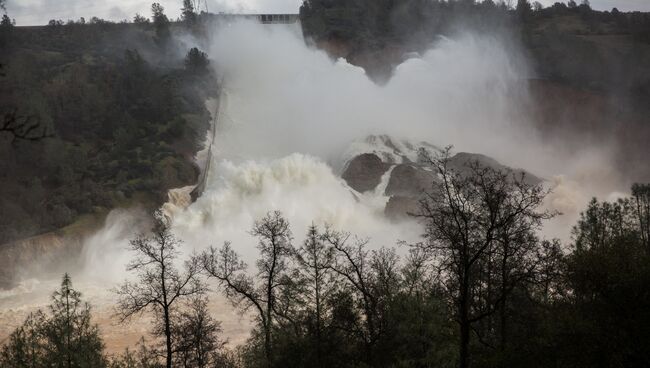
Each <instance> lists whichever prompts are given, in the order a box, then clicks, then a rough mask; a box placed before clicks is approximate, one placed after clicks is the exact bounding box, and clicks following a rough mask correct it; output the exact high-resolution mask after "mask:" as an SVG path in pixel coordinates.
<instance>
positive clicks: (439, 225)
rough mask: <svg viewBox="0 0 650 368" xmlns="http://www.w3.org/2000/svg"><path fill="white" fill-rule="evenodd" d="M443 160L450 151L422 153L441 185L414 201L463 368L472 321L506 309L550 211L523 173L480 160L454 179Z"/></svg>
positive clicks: (528, 268) (528, 265) (528, 269)
mask: <svg viewBox="0 0 650 368" xmlns="http://www.w3.org/2000/svg"><path fill="white" fill-rule="evenodd" d="M449 157H450V148H447V149H446V150H444V151H443V152H442V153H440V155H439V156H436V157H431V155H430V154H428V153H427V152H422V159H423V160H424V161H425V162H427V163H428V164H429V165H430V166H431V167H432V168H433V169H434V171H435V172H436V173H437V174H438V177H439V178H440V180H439V181H436V182H434V183H433V186H432V188H431V190H430V191H429V192H427V193H425V196H424V198H423V199H422V200H421V201H420V213H419V214H418V216H419V217H420V218H421V219H422V220H424V224H425V226H426V231H425V243H423V244H421V246H422V247H423V249H425V250H427V251H429V252H431V253H432V254H433V255H434V258H435V262H436V265H437V267H438V268H439V274H440V275H441V277H442V281H443V284H444V286H445V289H446V292H447V294H448V296H449V299H450V301H451V303H452V305H453V306H454V309H455V311H456V313H455V314H456V320H457V322H458V324H459V327H460V342H459V359H460V364H459V365H460V367H461V368H466V367H468V366H469V363H470V362H469V344H470V337H471V332H472V330H473V329H474V325H475V323H477V322H479V321H481V320H483V319H484V318H487V317H489V316H491V315H492V314H494V313H495V312H496V311H497V310H499V309H501V310H504V308H505V302H506V299H507V298H508V296H509V295H510V293H511V292H512V290H514V288H515V287H516V286H517V285H520V284H521V282H523V281H524V280H525V279H526V278H527V277H529V276H530V272H531V271H532V270H533V269H534V268H535V262H536V261H535V260H534V259H533V257H534V254H535V253H534V251H535V249H536V247H537V246H538V239H537V238H536V237H535V236H534V233H535V231H536V230H537V229H539V227H540V226H541V222H542V220H544V219H547V218H550V217H551V216H552V214H550V213H547V212H539V211H538V208H539V206H540V205H541V204H542V201H543V199H544V197H545V196H546V194H547V192H546V191H544V190H543V189H542V188H541V186H537V185H531V184H528V183H527V181H526V180H525V176H524V174H521V175H515V174H513V173H511V172H502V171H498V170H495V169H492V168H489V167H482V166H480V165H479V164H478V163H470V164H468V165H467V166H468V167H467V169H468V170H464V172H463V173H462V174H460V173H457V172H454V171H453V170H451V169H449V166H448V164H449ZM496 285H498V286H496ZM502 316H503V320H502V324H501V334H502V338H503V339H505V331H504V329H505V312H504V313H502ZM480 338H481V336H479V339H480ZM503 342H505V340H503Z"/></svg>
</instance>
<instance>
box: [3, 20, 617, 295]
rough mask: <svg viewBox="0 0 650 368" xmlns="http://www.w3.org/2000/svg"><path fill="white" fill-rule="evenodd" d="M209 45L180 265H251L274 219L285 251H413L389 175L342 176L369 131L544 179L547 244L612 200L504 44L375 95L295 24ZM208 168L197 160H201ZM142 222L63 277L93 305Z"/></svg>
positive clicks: (93, 244)
mask: <svg viewBox="0 0 650 368" xmlns="http://www.w3.org/2000/svg"><path fill="white" fill-rule="evenodd" d="M191 42H193V41H192V40H191V39H190V38H188V39H187V40H186V42H185V43H186V44H188V43H191ZM208 45H209V47H208V48H207V50H206V51H207V52H208V54H209V57H210V60H211V65H212V66H213V68H214V70H215V72H216V73H218V74H219V75H220V76H221V77H222V78H223V79H222V81H223V82H222V83H223V91H222V96H221V97H220V98H221V109H220V111H219V117H218V120H219V124H218V127H217V132H216V138H215V142H214V146H213V155H212V163H211V170H210V172H209V173H208V179H207V183H206V184H207V185H206V188H205V191H204V192H203V194H202V195H201V196H200V197H199V198H198V199H197V200H196V201H195V202H194V203H192V204H190V205H189V206H188V207H187V208H182V207H173V210H172V211H170V212H169V213H170V216H171V217H172V228H173V230H174V233H175V234H176V235H177V236H178V237H179V238H180V239H181V240H182V241H183V246H182V249H181V251H182V253H183V256H184V257H189V256H191V255H192V254H193V252H197V251H201V250H203V249H206V248H207V247H208V246H217V247H218V246H220V245H221V244H222V243H223V242H225V241H231V242H232V245H233V247H234V249H235V250H236V251H237V252H239V253H240V254H242V255H243V258H244V260H245V261H246V262H247V263H248V264H249V265H252V264H254V259H255V257H256V250H255V244H256V240H255V239H253V237H252V236H251V235H249V233H248V230H250V228H251V227H252V225H253V223H254V221H256V220H258V219H260V218H261V217H263V216H264V215H265V214H266V213H267V212H269V211H273V210H279V211H281V212H282V213H283V214H284V216H285V217H286V218H287V219H288V220H289V222H290V224H291V230H292V232H293V235H294V244H295V245H299V244H300V243H301V242H302V240H303V238H304V234H305V232H306V230H307V226H309V225H311V224H316V225H318V226H320V227H321V228H323V227H324V226H332V227H333V228H336V229H339V230H344V231H349V232H351V233H353V234H356V235H357V236H359V237H361V238H368V239H370V247H371V248H372V249H377V248H379V247H381V246H386V247H394V246H396V244H397V243H398V242H406V243H413V242H417V241H419V240H420V236H421V234H422V228H421V227H420V225H419V224H418V223H417V222H416V221H415V220H413V219H408V220H404V221H392V220H389V219H388V218H387V217H386V216H385V215H384V207H385V205H386V202H387V201H388V197H386V196H385V195H384V193H383V190H384V189H385V187H386V184H387V180H388V177H389V175H384V177H383V178H382V182H381V183H380V185H379V187H378V188H377V189H376V190H375V191H374V192H367V193H358V192H355V191H354V190H353V189H351V188H350V187H349V186H348V185H347V184H346V183H345V182H344V181H343V180H342V179H341V178H340V174H341V170H342V169H343V168H344V166H345V163H346V160H347V159H349V158H351V156H352V155H353V154H354V153H355V152H356V153H358V148H359V147H360V145H359V144H358V142H359V141H363V140H364V139H365V138H366V137H367V136H368V135H371V134H377V135H378V134H386V135H389V136H390V137H392V138H394V139H397V140H405V141H408V142H412V143H414V144H417V143H418V142H422V141H424V142H428V143H431V144H433V145H435V146H437V147H445V146H448V145H453V146H454V151H455V152H463V151H464V152H473V153H481V154H485V155H488V156H491V157H493V158H495V159H496V160H498V161H499V162H501V163H502V164H504V165H508V166H510V167H513V168H523V169H525V170H527V171H528V172H531V173H533V174H535V175H537V176H539V177H541V178H543V179H545V180H546V184H545V185H547V186H548V187H549V188H552V189H553V193H552V194H551V195H550V196H549V197H548V200H547V207H548V208H549V209H551V210H557V211H560V212H562V213H564V215H563V216H560V217H558V218H557V219H555V220H553V222H551V223H549V224H548V225H547V227H546V229H545V234H544V235H545V236H546V237H555V236H557V237H560V238H561V239H563V240H568V239H569V236H570V235H569V234H570V228H571V226H572V225H573V223H574V222H575V219H576V217H577V216H578V214H579V211H580V210H581V209H582V208H584V205H585V204H586V203H587V201H588V200H589V199H590V198H591V197H592V196H594V195H599V196H601V197H604V198H607V199H610V198H615V197H616V196H618V195H619V194H618V193H620V192H623V191H625V190H626V188H625V187H624V186H623V185H621V183H622V182H624V180H623V179H621V178H620V177H619V175H618V174H617V172H616V169H615V167H614V166H613V165H612V159H611V157H612V152H613V151H614V150H613V147H609V146H599V147H593V146H588V145H587V144H582V143H579V141H578V140H576V144H575V145H571V146H567V145H566V144H565V143H556V142H554V141H553V140H549V139H548V138H541V137H540V136H539V135H538V134H537V131H536V129H535V128H534V119H535V116H534V115H533V113H532V112H531V111H533V109H532V107H533V106H534V105H535V101H533V100H532V99H531V97H530V95H529V93H528V88H527V87H528V86H527V80H528V79H529V78H533V77H534V74H533V72H532V70H531V68H530V67H529V65H528V64H527V61H526V58H525V57H524V55H523V54H522V52H521V50H520V48H519V46H518V45H517V44H516V43H515V42H512V41H511V39H509V38H507V37H499V36H496V35H489V34H476V33H472V32H470V31H465V32H462V33H458V34H457V35H455V36H454V37H450V38H444V37H441V38H439V39H438V40H437V41H436V42H434V43H433V44H432V45H431V47H430V49H429V50H428V51H427V52H425V53H423V54H421V55H420V54H412V55H408V56H407V57H405V61H404V62H403V63H402V64H400V65H399V66H397V67H396V69H395V71H394V74H393V75H392V77H391V78H390V80H389V81H388V82H387V83H386V84H385V85H381V86H380V85H377V84H376V83H374V82H373V81H371V80H370V79H369V78H368V76H367V75H366V73H365V72H364V70H363V69H362V68H360V67H357V66H353V65H351V64H349V63H348V62H346V61H345V60H343V59H340V60H332V59H331V58H330V57H329V56H328V55H327V54H326V53H325V52H323V51H320V50H317V49H314V48H311V47H309V46H307V45H306V43H305V40H304V39H303V37H302V34H301V31H300V28H299V26H298V25H293V26H265V25H261V24H257V23H253V22H235V23H231V24H227V25H222V26H221V27H219V28H216V29H214V30H213V32H212V35H211V37H210V39H209V43H208ZM189 46H192V45H191V44H190V45H189ZM182 53H183V52H182V51H179V54H182ZM355 142H357V143H355ZM557 142H560V140H558V141H557ZM562 142H566V138H565V139H563V140H562ZM208 143H209V142H208ZM361 146H363V145H361ZM372 148H373V147H369V148H368V149H372ZM205 159H206V158H205V151H203V152H201V153H199V155H198V156H197V162H201V161H203V160H205ZM389 173H390V172H389ZM167 208H168V209H169V208H171V207H170V206H167ZM147 226H148V222H147V220H146V215H145V214H144V213H143V212H141V211H124V210H114V211H112V212H111V213H110V214H109V216H108V217H107V219H106V221H105V225H104V227H103V228H102V229H101V230H99V231H98V232H97V233H96V234H94V235H92V236H90V237H88V238H87V239H85V241H84V245H83V251H82V257H81V265H80V267H79V268H78V269H77V270H76V272H74V273H73V277H76V276H78V277H77V278H78V279H79V280H80V281H82V280H83V281H82V282H80V283H78V284H79V287H80V289H81V290H84V291H90V292H89V294H88V296H89V297H90V301H91V302H97V303H100V304H101V303H105V302H106V300H107V299H110V298H106V292H107V290H109V289H110V288H111V287H112V286H114V285H115V284H116V283H117V282H120V281H122V280H124V278H125V277H126V273H125V268H126V265H127V263H128V261H129V258H130V257H131V253H130V252H129V251H128V241H129V239H131V238H132V237H133V236H134V235H135V234H137V233H139V232H143V231H146V229H147ZM405 251H406V249H405V247H401V248H400V249H398V252H399V253H401V254H403V253H404V252H405ZM32 276H34V274H32ZM21 288H22V289H21ZM27 289H28V290H27ZM41 289H43V290H50V289H52V285H51V283H46V284H44V285H41V284H39V282H38V276H36V277H32V278H30V279H28V280H26V281H25V282H23V283H22V284H21V286H19V289H16V290H14V291H12V293H15V294H16V295H18V294H21V293H22V294H24V295H23V296H22V297H18V299H16V297H14V296H13V294H11V295H9V294H7V295H9V297H8V298H7V300H6V301H3V303H4V304H5V305H10V306H14V305H15V306H19V305H23V306H24V305H26V304H24V303H23V304H21V303H22V302H21V301H24V300H25V298H27V297H28V298H30V300H32V303H37V302H38V301H43V300H46V298H40V299H39V298H35V297H34V295H35V294H34V293H36V291H37V290H41ZM100 289H101V290H102V291H101V292H100V291H98V290H100ZM21 290H22V291H21ZM25 290H27V291H25ZM43 295H44V294H43Z"/></svg>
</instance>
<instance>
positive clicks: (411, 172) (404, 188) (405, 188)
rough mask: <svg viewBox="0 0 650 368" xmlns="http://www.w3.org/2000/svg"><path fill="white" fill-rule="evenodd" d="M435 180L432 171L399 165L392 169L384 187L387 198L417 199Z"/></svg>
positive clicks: (410, 165) (419, 167) (414, 166)
mask: <svg viewBox="0 0 650 368" xmlns="http://www.w3.org/2000/svg"><path fill="white" fill-rule="evenodd" d="M434 180H436V176H435V175H434V174H433V172H432V171H430V170H428V169H427V168H424V167H422V166H416V165H412V164H400V165H397V166H395V167H394V168H393V171H391V173H390V179H389V180H388V185H387V186H386V192H385V194H386V195H387V196H411V197H418V196H419V195H420V194H422V192H423V191H424V190H427V189H429V188H431V183H432V182H433V181H434Z"/></svg>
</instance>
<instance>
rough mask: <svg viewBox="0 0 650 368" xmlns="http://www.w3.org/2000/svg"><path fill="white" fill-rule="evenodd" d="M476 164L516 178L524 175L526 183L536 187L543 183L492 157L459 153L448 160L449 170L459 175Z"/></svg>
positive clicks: (533, 176)
mask: <svg viewBox="0 0 650 368" xmlns="http://www.w3.org/2000/svg"><path fill="white" fill-rule="evenodd" d="M476 162H477V163H478V164H479V165H480V166H482V167H489V168H492V169H495V170H499V171H504V172H505V171H512V173H513V174H515V175H517V176H519V175H524V179H525V181H526V183H528V184H530V185H537V184H539V183H541V182H542V181H543V180H542V179H540V178H538V177H537V176H535V175H533V174H531V173H529V172H527V171H525V170H522V169H513V168H511V167H508V166H505V165H502V164H501V163H499V162H498V161H497V160H495V159H493V158H492V157H488V156H485V155H482V154H479V153H468V152H459V153H457V154H456V155H454V156H453V157H451V158H450V159H449V168H450V169H452V170H454V171H456V172H458V173H460V174H466V173H468V172H469V170H470V169H469V167H468V166H469V165H471V164H473V163H476Z"/></svg>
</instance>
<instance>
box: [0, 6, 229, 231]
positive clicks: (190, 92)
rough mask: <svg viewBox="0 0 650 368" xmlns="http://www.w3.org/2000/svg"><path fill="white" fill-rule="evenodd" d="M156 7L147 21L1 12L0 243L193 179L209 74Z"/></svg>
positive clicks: (147, 200)
mask: <svg viewBox="0 0 650 368" xmlns="http://www.w3.org/2000/svg"><path fill="white" fill-rule="evenodd" d="M154 10H155V9H154ZM157 11H158V12H159V14H158V15H154V22H153V23H151V22H149V21H147V22H144V21H142V20H139V19H136V20H138V21H139V23H136V24H114V23H110V22H107V21H104V20H101V19H97V18H93V19H91V20H90V21H88V22H86V21H85V20H84V19H81V20H78V21H70V22H68V23H67V24H64V23H63V22H61V21H51V22H50V24H49V25H48V26H45V27H15V26H14V25H13V23H12V22H11V21H10V20H9V18H8V16H6V15H5V20H4V21H3V23H2V30H1V34H0V36H1V38H0V42H2V50H3V51H2V53H1V55H0V64H2V76H0V78H1V79H2V82H1V83H0V101H1V102H0V113H1V115H2V116H1V117H0V118H2V129H0V139H1V141H0V154H1V155H2V160H1V162H0V191H1V192H2V193H3V195H2V198H0V218H2V219H3V221H2V222H0V244H2V243H6V242H8V241H12V240H16V239H20V238H24V237H27V236H30V235H34V234H39V233H43V232H46V231H50V230H53V229H58V228H61V227H64V226H66V225H69V224H70V223H72V222H74V221H75V220H77V219H78V218H79V216H80V215H88V214H100V215H101V214H103V213H105V212H106V211H107V210H109V209H111V208H114V207H117V206H128V205H130V204H131V203H132V202H134V201H133V198H137V200H136V201H137V202H139V203H144V204H147V205H150V206H152V207H155V206H158V205H160V204H161V203H162V201H163V200H165V199H166V192H167V190H168V189H171V188H176V187H181V186H185V185H190V184H194V183H195V182H196V178H197V176H198V168H197V167H195V165H194V163H193V157H194V154H195V153H196V151H197V150H198V149H199V144H200V142H201V141H202V137H203V136H204V134H205V132H206V130H207V128H208V127H209V119H210V116H209V112H208V111H207V109H206V108H205V106H204V102H205V100H206V99H207V98H208V97H209V96H214V95H215V93H216V83H215V79H214V78H213V77H212V74H211V72H209V70H208V69H207V68H206V66H207V62H208V61H207V58H206V57H205V54H203V53H201V52H200V51H198V50H194V51H193V52H189V50H188V51H186V52H188V54H187V56H186V55H185V54H179V51H178V50H183V49H184V48H185V49H189V46H184V45H182V44H179V41H177V39H176V38H175V37H174V36H173V35H172V32H173V33H174V34H179V33H188V34H189V33H191V32H197V27H194V24H193V23H192V24H186V23H180V24H176V25H173V24H172V23H170V22H169V20H167V18H166V16H165V15H164V13H163V12H162V9H158V10H157ZM140 18H142V17H140ZM173 26H174V27H176V29H174V30H170V28H171V27H173Z"/></svg>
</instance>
